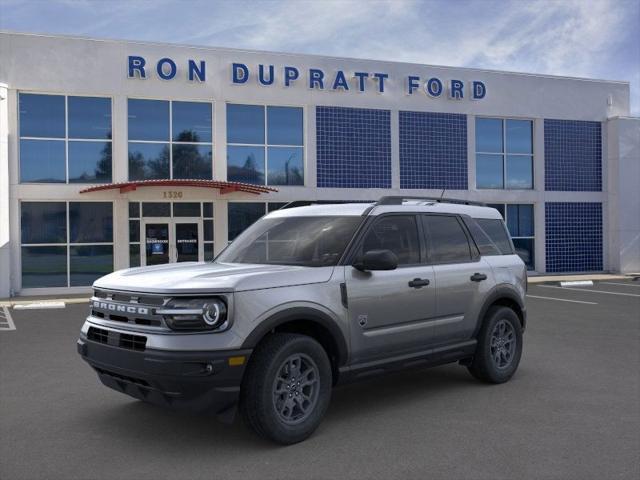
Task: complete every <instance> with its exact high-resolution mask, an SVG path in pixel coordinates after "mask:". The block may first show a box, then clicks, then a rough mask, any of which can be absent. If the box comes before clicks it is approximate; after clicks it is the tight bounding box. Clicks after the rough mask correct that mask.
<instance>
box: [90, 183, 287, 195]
mask: <svg viewBox="0 0 640 480" xmlns="http://www.w3.org/2000/svg"><path fill="white" fill-rule="evenodd" d="M141 187H199V188H217V189H218V190H220V193H221V194H225V193H232V192H244V193H253V194H255V195H260V194H261V193H269V192H277V191H278V190H277V189H275V188H273V187H265V186H264V185H252V184H250V183H239V182H221V181H219V180H137V181H134V182H121V183H107V184H104V185H94V186H93V187H88V188H85V189H83V190H80V193H90V192H100V191H102V190H115V189H116V188H117V189H119V190H120V193H126V192H133V191H134V190H137V189H138V188H141Z"/></svg>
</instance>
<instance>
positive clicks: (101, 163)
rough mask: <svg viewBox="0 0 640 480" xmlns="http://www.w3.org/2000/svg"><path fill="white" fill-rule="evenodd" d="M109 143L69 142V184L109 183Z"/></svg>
mask: <svg viewBox="0 0 640 480" xmlns="http://www.w3.org/2000/svg"><path fill="white" fill-rule="evenodd" d="M111 165H112V162H111V142H74V141H69V183H88V182H91V183H110V182H111Z"/></svg>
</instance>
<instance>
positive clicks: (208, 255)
mask: <svg viewBox="0 0 640 480" xmlns="http://www.w3.org/2000/svg"><path fill="white" fill-rule="evenodd" d="M213 259H214V254H213V243H205V244H204V261H205V262H211V261H212V260H213Z"/></svg>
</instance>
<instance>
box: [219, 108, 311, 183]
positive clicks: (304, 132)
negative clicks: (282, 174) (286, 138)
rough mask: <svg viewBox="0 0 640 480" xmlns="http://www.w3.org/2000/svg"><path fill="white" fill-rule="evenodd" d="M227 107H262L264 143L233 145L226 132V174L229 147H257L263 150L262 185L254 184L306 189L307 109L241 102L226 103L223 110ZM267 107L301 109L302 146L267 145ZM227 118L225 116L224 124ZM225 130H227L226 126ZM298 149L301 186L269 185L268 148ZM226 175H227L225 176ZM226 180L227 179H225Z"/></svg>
mask: <svg viewBox="0 0 640 480" xmlns="http://www.w3.org/2000/svg"><path fill="white" fill-rule="evenodd" d="M229 105H244V106H252V107H262V108H263V114H264V132H263V133H264V143H234V142H229V141H228V138H229V136H228V131H227V138H226V139H225V141H226V142H225V144H226V147H225V152H226V153H227V155H226V157H227V160H226V161H227V172H228V161H229V155H228V148H229V147H257V148H262V149H263V150H264V183H263V184H256V185H275V186H278V187H306V186H307V157H308V155H307V143H308V142H307V140H308V139H307V129H306V128H305V125H306V124H307V107H306V106H305V105H293V104H277V105H276V104H271V103H260V102H255V103H241V102H226V103H225V110H226V109H228V108H229ZM269 107H284V108H300V109H302V125H301V127H302V145H288V144H275V143H274V144H270V143H269V123H268V121H269V115H268V110H269ZM226 118H227V116H226V115H225V123H226ZM226 126H227V129H228V128H229V127H228V125H226ZM270 147H275V148H300V149H302V185H285V184H271V183H269V148H270ZM227 175H228V174H227ZM227 179H228V178H227Z"/></svg>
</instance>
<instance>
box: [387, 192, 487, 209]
mask: <svg viewBox="0 0 640 480" xmlns="http://www.w3.org/2000/svg"><path fill="white" fill-rule="evenodd" d="M405 200H425V201H428V202H433V203H456V204H459V205H476V206H479V207H486V206H487V204H486V203H484V202H476V201H473V200H464V199H461V198H446V197H444V198H440V197H416V196H405V195H399V196H386V197H381V198H380V200H378V201H377V202H376V205H402V202H403V201H405Z"/></svg>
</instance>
